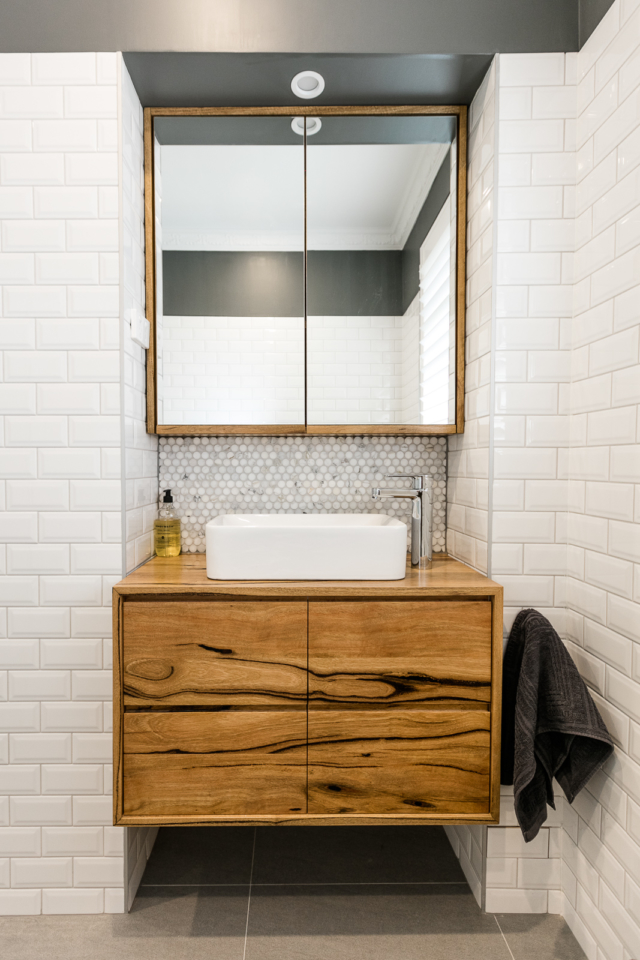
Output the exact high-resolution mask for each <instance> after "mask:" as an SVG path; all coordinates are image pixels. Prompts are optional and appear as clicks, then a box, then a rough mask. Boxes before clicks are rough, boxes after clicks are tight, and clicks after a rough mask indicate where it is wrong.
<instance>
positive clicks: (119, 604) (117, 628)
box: [112, 593, 124, 824]
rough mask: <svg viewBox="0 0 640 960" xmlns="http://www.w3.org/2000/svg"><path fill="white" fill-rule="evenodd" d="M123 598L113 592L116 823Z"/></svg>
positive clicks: (118, 810)
mask: <svg viewBox="0 0 640 960" xmlns="http://www.w3.org/2000/svg"><path fill="white" fill-rule="evenodd" d="M123 606H124V600H123V599H122V597H120V596H118V595H117V594H115V593H114V595H113V601H112V612H113V618H112V623H113V628H112V630H113V633H112V636H113V822H114V824H115V823H118V821H119V820H120V819H121V817H122V812H123V806H122V804H123V766H122V741H123V726H122V717H123V703H122V659H123V646H122V608H123Z"/></svg>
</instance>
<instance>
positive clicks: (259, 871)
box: [253, 826, 465, 884]
mask: <svg viewBox="0 0 640 960" xmlns="http://www.w3.org/2000/svg"><path fill="white" fill-rule="evenodd" d="M447 881H448V882H461V883H464V882H465V878H464V874H463V873H462V870H461V869H460V864H459V863H458V860H457V859H456V857H455V855H454V853H453V850H452V849H451V844H450V843H449V841H448V840H447V835H446V834H445V832H444V830H443V829H442V827H396V826H393V827H259V828H258V830H257V834H256V852H255V864H254V870H253V882H254V883H258V884H259V883H428V882H440V883H443V882H447Z"/></svg>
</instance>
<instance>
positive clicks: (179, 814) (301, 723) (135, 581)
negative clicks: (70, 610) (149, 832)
mask: <svg viewBox="0 0 640 960" xmlns="http://www.w3.org/2000/svg"><path fill="white" fill-rule="evenodd" d="M113 635H114V638H115V642H114V649H115V663H114V706H115V732H114V822H115V823H116V824H121V825H141V824H155V825H162V824H185V825H186V824H220V825H223V824H245V825H248V824H254V825H257V824H269V823H271V824H294V823H298V824H300V823H309V824H333V825H339V824H341V823H344V824H376V823H378V824H380V823H398V824H402V823H405V824H410V823H440V824H446V823H450V824H452V823H496V822H497V821H498V811H499V793H500V787H499V770H500V763H499V757H500V684H501V660H502V587H500V586H499V585H498V584H496V583H494V582H493V581H491V580H489V579H487V578H486V577H484V576H482V575H481V574H479V573H476V572H475V571H474V570H472V569H470V568H469V567H466V566H464V565H463V564H461V563H458V562H457V561H455V560H451V559H449V558H436V559H434V561H433V563H432V565H431V566H430V567H429V568H427V569H424V568H419V567H411V566H410V565H408V567H407V571H406V576H405V578H404V579H402V580H395V581H370V580H369V581H335V582H331V581H306V582H304V581H300V582H296V581H280V582H275V581H271V582H270V581H244V582H243V581H220V580H209V579H208V578H207V576H206V571H205V558H204V556H202V555H191V556H181V557H177V558H175V559H159V558H154V559H152V560H150V561H149V562H147V563H146V564H144V565H143V566H142V567H141V568H139V569H138V570H136V571H135V572H134V573H132V574H130V575H129V576H128V577H126V578H125V579H124V580H122V581H121V582H120V583H119V584H118V585H117V586H116V587H115V588H114V634H113Z"/></svg>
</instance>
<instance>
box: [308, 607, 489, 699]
mask: <svg viewBox="0 0 640 960" xmlns="http://www.w3.org/2000/svg"><path fill="white" fill-rule="evenodd" d="M490 698H491V603H490V601H488V600H468V601H464V600H463V601H457V600H456V601H448V600H441V601H416V602H413V601H394V600H389V601H371V600H367V601H365V602H358V601H344V602H343V601H336V602H330V601H312V602H310V603H309V699H310V701H312V702H313V701H324V702H328V703H371V704H383V703H385V704H386V703H394V704H395V703H398V704H401V703H420V702H426V701H437V702H438V703H440V704H443V705H444V704H451V705H459V706H470V707H473V706H474V705H480V704H482V705H485V704H486V703H488V702H489V700H490Z"/></svg>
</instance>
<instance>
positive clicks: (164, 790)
mask: <svg viewBox="0 0 640 960" xmlns="http://www.w3.org/2000/svg"><path fill="white" fill-rule="evenodd" d="M123 733H124V756H123V812H124V815H125V816H137V817H163V818H167V819H171V818H173V817H207V816H232V817H233V816H255V815H261V814H262V815H269V814H273V815H280V814H282V815H287V814H292V813H306V811H307V766H306V765H307V713H306V710H304V709H298V710H295V709H292V710H238V711H236V710H229V711H226V710H224V711H210V712H209V711H207V712H199V711H193V712H189V713H169V712H167V713H162V712H159V711H158V712H154V713H142V712H140V713H127V714H125V715H124V731H123Z"/></svg>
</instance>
